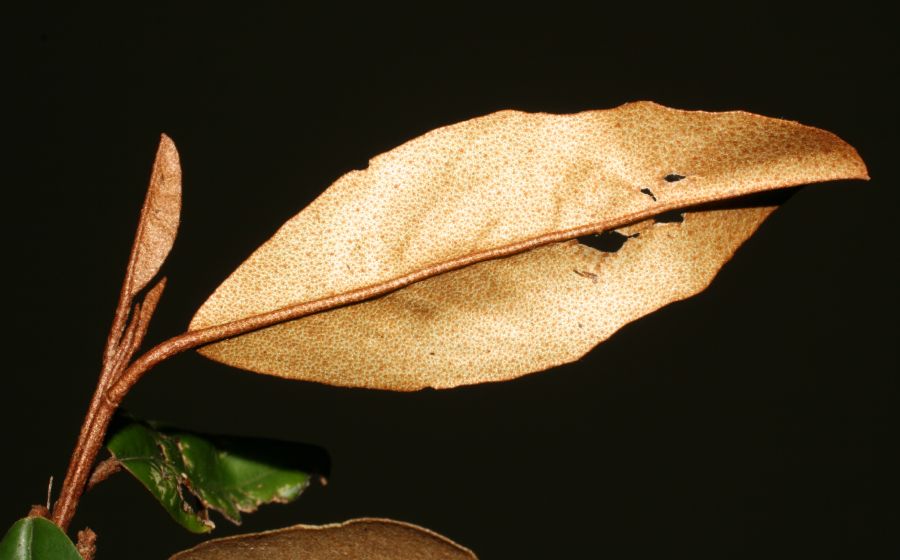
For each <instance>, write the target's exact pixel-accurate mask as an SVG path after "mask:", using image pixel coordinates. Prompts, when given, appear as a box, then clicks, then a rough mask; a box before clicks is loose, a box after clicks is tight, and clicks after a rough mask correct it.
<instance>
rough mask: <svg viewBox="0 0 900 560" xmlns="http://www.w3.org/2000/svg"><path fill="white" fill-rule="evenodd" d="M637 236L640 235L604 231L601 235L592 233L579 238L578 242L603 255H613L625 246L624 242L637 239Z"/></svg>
mask: <svg viewBox="0 0 900 560" xmlns="http://www.w3.org/2000/svg"><path fill="white" fill-rule="evenodd" d="M638 235H640V234H638V233H635V234H634V235H624V234H621V233H619V232H618V231H615V230H610V231H604V232H603V233H594V234H592V235H586V236H584V237H579V238H578V242H579V243H581V244H582V245H587V246H588V247H593V248H594V249H597V250H598V251H603V252H604V253H615V252H617V251H618V250H619V249H621V248H622V246H623V245H625V242H626V241H628V240H629V239H631V238H632V237H637V236H638Z"/></svg>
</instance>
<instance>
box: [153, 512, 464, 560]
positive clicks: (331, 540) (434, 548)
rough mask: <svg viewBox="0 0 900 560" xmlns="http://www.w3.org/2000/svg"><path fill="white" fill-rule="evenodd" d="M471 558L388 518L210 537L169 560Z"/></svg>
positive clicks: (461, 549)
mask: <svg viewBox="0 0 900 560" xmlns="http://www.w3.org/2000/svg"><path fill="white" fill-rule="evenodd" d="M299 558H303V559H308V560H332V559H333V560H474V559H475V558H476V557H475V555H474V554H473V553H472V551H470V550H469V549H467V548H464V547H462V546H460V545H458V544H456V543H454V542H453V541H451V540H449V539H447V538H445V537H442V536H440V535H438V534H436V533H433V532H431V531H429V530H427V529H423V528H422V527H417V526H415V525H410V524H408V523H401V522H399V521H392V520H390V519H354V520H351V521H347V522H345V523H341V524H334V525H322V526H313V525H296V526H294V527H287V528H285V529H278V530H275V531H266V532H264V533H255V534H250V535H238V536H236V537H226V538H223V539H214V540H211V541H207V542H205V543H203V544H200V545H198V546H196V547H194V548H192V549H190V550H185V551H184V552H179V553H178V554H176V555H175V556H172V558H171V559H170V560H296V559H299Z"/></svg>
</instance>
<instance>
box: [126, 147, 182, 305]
mask: <svg viewBox="0 0 900 560" xmlns="http://www.w3.org/2000/svg"><path fill="white" fill-rule="evenodd" d="M180 215H181V163H180V161H179V158H178V150H177V149H176V148H175V143H174V142H172V139H171V138H169V137H168V136H166V135H165V134H163V135H162V136H161V138H160V140H159V148H158V149H157V151H156V160H155V161H154V162H153V171H152V172H151V174H150V186H149V188H148V189H147V197H146V198H145V199H144V206H143V208H141V218H140V222H139V223H138V229H137V234H136V235H135V239H134V246H133V247H132V248H131V258H130V259H129V265H128V267H129V273H130V274H129V285H128V286H126V287H125V288H126V290H127V293H128V294H129V296H131V297H134V295H135V294H137V293H138V292H139V291H141V290H142V289H143V288H144V287H145V286H146V285H147V284H148V283H149V282H150V280H151V279H152V278H153V277H154V276H156V273H157V272H159V269H160V267H162V265H163V262H165V260H166V257H167V256H168V255H169V251H171V250H172V244H173V243H174V242H175V235H176V234H177V233H178V223H179V221H180Z"/></svg>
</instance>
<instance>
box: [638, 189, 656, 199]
mask: <svg viewBox="0 0 900 560" xmlns="http://www.w3.org/2000/svg"><path fill="white" fill-rule="evenodd" d="M641 192H642V193H644V194H645V195H647V196H649V197H650V198H652V199H653V202H656V195H655V194H653V191H651V190H650V189H648V188H647V187H644V188H643V189H641Z"/></svg>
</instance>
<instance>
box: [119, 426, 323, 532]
mask: <svg viewBox="0 0 900 560" xmlns="http://www.w3.org/2000/svg"><path fill="white" fill-rule="evenodd" d="M107 448H108V449H109V451H110V452H111V453H112V455H113V456H114V457H115V458H116V459H117V460H118V461H119V462H120V463H121V464H122V466H123V467H124V468H125V469H126V470H127V471H128V472H130V473H131V474H132V475H134V476H135V478H137V479H138V480H139V481H140V482H141V483H142V484H143V485H144V486H145V487H146V488H147V489H148V490H149V491H150V493H151V494H152V495H153V496H154V497H155V498H156V499H157V500H158V501H159V502H160V504H162V506H163V507H164V508H165V509H166V511H167V512H169V514H170V515H171V516H172V518H173V519H175V521H177V522H178V523H179V524H181V525H182V526H184V527H185V528H186V529H188V530H190V531H193V532H195V533H204V532H208V531H210V530H212V528H213V527H214V526H215V525H214V524H213V522H212V521H211V520H210V519H209V510H215V511H218V512H220V513H221V514H222V515H223V516H225V517H226V518H227V519H229V520H230V521H232V522H234V523H240V521H241V513H249V512H253V511H255V510H256V509H257V508H258V507H259V506H260V505H261V504H265V503H271V502H279V503H287V502H290V501H292V500H294V499H296V498H297V497H298V496H300V494H301V493H302V492H303V490H305V489H306V488H307V486H309V483H310V474H309V473H308V472H305V471H304V470H300V469H299V468H297V467H296V463H297V460H296V458H294V457H292V452H296V448H297V445H296V444H290V443H284V442H271V441H266V440H251V439H246V438H210V437H206V436H199V435H197V434H191V433H184V432H171V431H159V430H156V429H153V428H151V427H149V426H147V425H144V424H141V423H132V424H129V425H127V426H125V427H124V428H122V429H121V430H119V431H117V432H116V433H115V434H114V435H113V436H112V437H111V438H110V440H109V442H108V444H107ZM196 504H199V506H197V505H196Z"/></svg>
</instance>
